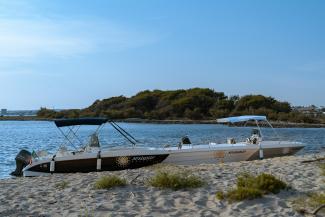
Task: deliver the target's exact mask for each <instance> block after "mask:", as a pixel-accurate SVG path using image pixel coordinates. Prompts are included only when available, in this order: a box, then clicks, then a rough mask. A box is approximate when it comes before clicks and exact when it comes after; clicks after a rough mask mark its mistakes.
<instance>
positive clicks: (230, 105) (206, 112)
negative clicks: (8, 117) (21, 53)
mask: <svg viewBox="0 0 325 217" xmlns="http://www.w3.org/2000/svg"><path fill="white" fill-rule="evenodd" d="M245 114H256V115H267V116H268V118H269V119H271V120H281V121H292V122H305V123H319V122H320V118H315V117H309V116H306V115H304V114H302V113H299V112H296V111H292V108H291V106H290V104H289V103H288V102H280V101H277V100H275V99H274V98H272V97H266V96H262V95H246V96H242V97H239V96H230V97H229V96H226V95H225V94H224V93H223V92H216V91H214V90H212V89H208V88H192V89H187V90H169V91H162V90H153V91H149V90H146V91H142V92H139V93H138V94H136V95H135V96H132V97H130V98H128V97H125V96H118V97H111V98H108V99H103V100H96V101H95V102H94V103H93V104H92V105H91V106H89V107H88V108H85V109H80V110H78V109H74V110H65V111H60V112H56V111H53V110H50V109H46V108H41V110H40V111H39V112H38V117H40V118H75V117H107V118H110V119H125V118H142V119H155V120H166V119H168V120H172V119H190V120H207V119H215V118H219V117H226V116H233V115H245Z"/></svg>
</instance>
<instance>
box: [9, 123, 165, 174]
mask: <svg viewBox="0 0 325 217" xmlns="http://www.w3.org/2000/svg"><path fill="white" fill-rule="evenodd" d="M54 123H55V125H56V126H57V127H58V129H59V130H60V132H61V133H62V134H63V136H64V138H65V142H64V143H63V144H62V145H61V146H60V147H59V149H58V151H57V152H56V153H54V154H53V155H46V156H39V155H38V154H37V153H35V152H32V153H31V152H29V151H27V150H21V151H20V152H19V153H18V155H17V156H16V158H15V160H16V170H15V171H13V172H12V173H11V175H13V176H22V175H23V176H40V175H48V174H53V173H76V172H94V171H114V170H124V169H135V168H139V167H143V166H149V165H153V164H157V163H160V162H162V161H163V160H165V159H166V158H167V156H168V153H166V152H163V151H156V150H152V149H144V148H137V147H136V146H135V144H136V143H137V142H138V141H137V140H136V139H135V138H134V137H133V136H132V135H131V134H130V133H128V132H127V131H125V130H124V129H123V128H122V127H120V126H119V125H118V124H117V123H115V122H114V121H108V120H107V119H105V118H77V119H61V120H55V121H54ZM106 123H109V124H110V125H111V126H112V127H113V128H114V129H115V130H116V131H118V132H119V133H120V134H121V135H122V136H123V137H125V138H126V139H127V140H128V141H129V142H130V143H131V144H132V147H131V148H126V149H119V148H115V149H114V148H113V149H108V150H102V149H101V145H100V142H99V139H98V133H99V131H100V129H101V128H102V126H103V125H104V124H106ZM82 125H94V126H97V128H96V130H95V132H94V133H92V134H91V135H90V140H89V143H88V144H83V143H82V141H81V139H80V138H79V137H78V135H77V131H78V130H79V128H80V126H82ZM61 128H68V130H66V131H64V130H62V129H61ZM76 143H79V145H78V146H77V145H76ZM71 146H72V147H74V151H69V150H68V149H67V147H71Z"/></svg>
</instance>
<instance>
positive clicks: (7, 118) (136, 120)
mask: <svg viewBox="0 0 325 217" xmlns="http://www.w3.org/2000/svg"><path fill="white" fill-rule="evenodd" d="M0 121H53V119H47V118H39V117H37V116H4V117H0ZM114 121H116V122H123V123H146V124H218V123H217V121H216V120H149V119H141V118H128V119H116V120H114ZM270 123H271V124H272V125H273V127H274V128H325V124H309V123H291V122H281V121H270Z"/></svg>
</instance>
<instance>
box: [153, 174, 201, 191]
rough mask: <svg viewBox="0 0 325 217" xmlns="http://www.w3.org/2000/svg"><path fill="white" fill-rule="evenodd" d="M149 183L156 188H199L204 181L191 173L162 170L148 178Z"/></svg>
mask: <svg viewBox="0 0 325 217" xmlns="http://www.w3.org/2000/svg"><path fill="white" fill-rule="evenodd" d="M149 184H150V185H151V186H153V187H158V188H171V189H173V190H178V189H184V188H199V187H202V186H203V185H204V184H205V182H204V181H203V180H201V178H200V177H198V176H195V175H191V174H190V173H189V172H186V171H182V172H179V171H177V172H166V171H165V172H163V171H158V172H157V174H156V175H155V176H154V177H152V178H151V179H150V180H149Z"/></svg>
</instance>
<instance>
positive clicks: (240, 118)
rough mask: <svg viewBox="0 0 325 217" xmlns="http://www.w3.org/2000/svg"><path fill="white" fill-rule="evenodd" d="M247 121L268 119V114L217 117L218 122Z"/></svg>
mask: <svg viewBox="0 0 325 217" xmlns="http://www.w3.org/2000/svg"><path fill="white" fill-rule="evenodd" d="M246 121H267V118H266V116H258V115H244V116H237V117H229V118H221V119H217V122H218V123H238V122H246Z"/></svg>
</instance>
